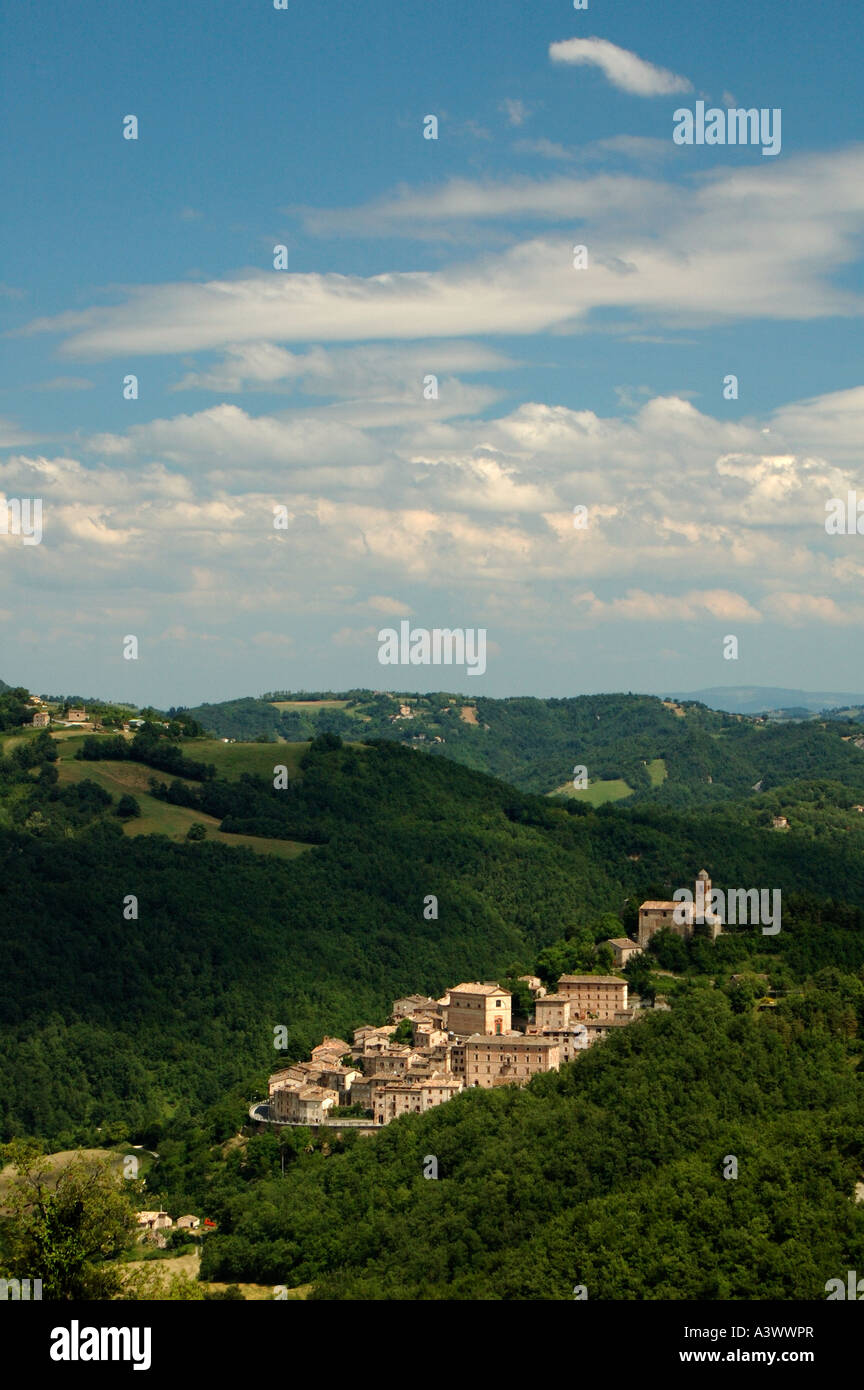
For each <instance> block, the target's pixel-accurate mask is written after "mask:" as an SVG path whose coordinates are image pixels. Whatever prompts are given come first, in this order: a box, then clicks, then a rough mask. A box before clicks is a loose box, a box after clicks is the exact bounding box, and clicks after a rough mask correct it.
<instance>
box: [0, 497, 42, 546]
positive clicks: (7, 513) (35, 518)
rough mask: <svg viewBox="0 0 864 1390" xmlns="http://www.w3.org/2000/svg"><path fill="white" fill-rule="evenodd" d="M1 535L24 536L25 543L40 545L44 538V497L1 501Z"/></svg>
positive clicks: (8, 498)
mask: <svg viewBox="0 0 864 1390" xmlns="http://www.w3.org/2000/svg"><path fill="white" fill-rule="evenodd" d="M0 536H23V538H24V544H25V545H38V544H39V542H40V541H41V540H42V498H41V497H7V498H4V500H3V502H2V503H0Z"/></svg>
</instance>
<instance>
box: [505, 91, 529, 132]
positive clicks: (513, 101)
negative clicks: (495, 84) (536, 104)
mask: <svg viewBox="0 0 864 1390" xmlns="http://www.w3.org/2000/svg"><path fill="white" fill-rule="evenodd" d="M498 109H499V111H503V112H504V114H505V116H506V117H507V120H508V121H509V123H510V125H515V126H519V125H524V124H525V122H526V121H527V119H528V116H529V111H528V107H527V106H526V105H525V103H524V101H521V100H520V99H519V98H514V97H505V98H504V100H503V101H502V102H501V105H500V106H499V108H498Z"/></svg>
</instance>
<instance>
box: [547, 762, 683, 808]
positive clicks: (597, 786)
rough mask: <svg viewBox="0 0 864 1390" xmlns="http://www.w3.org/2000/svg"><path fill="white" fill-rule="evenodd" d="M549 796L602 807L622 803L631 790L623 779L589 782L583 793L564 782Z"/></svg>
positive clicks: (571, 784) (631, 792) (631, 793)
mask: <svg viewBox="0 0 864 1390" xmlns="http://www.w3.org/2000/svg"><path fill="white" fill-rule="evenodd" d="M658 761H659V760H658ZM550 795H551V796H572V797H574V798H575V799H576V800H577V801H587V802H588V805H589V806H602V805H603V804H604V802H606V801H622V800H623V799H624V797H625V796H632V795H633V788H632V787H630V786H628V785H627V783H626V782H625V781H624V780H623V778H621V777H616V778H614V780H612V781H609V782H603V781H599V782H589V784H588V786H587V787H586V788H585V790H584V791H577V789H576V788H575V787H574V786H573V783H572V782H565V783H564V785H563V787H556V788H555V790H554V792H551V793H550Z"/></svg>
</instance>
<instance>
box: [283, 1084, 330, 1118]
mask: <svg viewBox="0 0 864 1390" xmlns="http://www.w3.org/2000/svg"><path fill="white" fill-rule="evenodd" d="M338 1101H339V1097H338V1095H337V1093H336V1092H335V1091H331V1090H330V1089H329V1088H328V1087H326V1086H304V1085H298V1084H297V1083H296V1082H291V1081H286V1082H283V1083H282V1085H281V1086H279V1087H277V1089H276V1090H275V1091H274V1092H273V1094H272V1095H271V1097H270V1114H271V1116H272V1117H273V1119H274V1120H276V1121H280V1120H281V1121H282V1122H283V1123H284V1124H295V1125H296V1124H300V1125H320V1124H321V1123H322V1121H323V1120H325V1119H326V1118H327V1116H328V1114H329V1112H330V1111H331V1110H332V1109H333V1107H334V1105H336V1104H337V1103H338Z"/></svg>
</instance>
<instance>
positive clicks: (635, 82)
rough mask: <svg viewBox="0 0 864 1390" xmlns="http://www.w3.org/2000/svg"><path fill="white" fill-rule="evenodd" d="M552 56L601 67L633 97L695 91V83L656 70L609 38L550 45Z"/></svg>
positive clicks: (614, 83) (570, 61)
mask: <svg viewBox="0 0 864 1390" xmlns="http://www.w3.org/2000/svg"><path fill="white" fill-rule="evenodd" d="M549 57H550V58H551V59H552V62H553V63H573V64H576V65H577V66H583V67H597V68H599V69H600V71H601V72H602V73H603V74H604V76H605V77H606V78H607V79H608V80H609V81H610V82H611V83H612V86H613V87H617V88H618V89H619V91H622V92H629V93H631V95H632V96H637V97H662V96H670V95H671V94H672V93H673V92H691V91H692V90H693V84H692V83H691V82H690V81H689V80H688V79H687V78H686V77H678V76H676V74H675V73H674V72H669V71H668V69H666V68H659V67H656V66H655V64H654V63H649V62H647V61H646V60H645V59H644V58H640V57H639V56H638V55H637V54H636V53H631V52H630V50H629V49H627V48H619V47H618V45H617V44H614V43H610V42H609V40H608V39H593V38H592V39H563V40H562V41H561V42H560V43H552V44H550V45H549Z"/></svg>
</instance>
